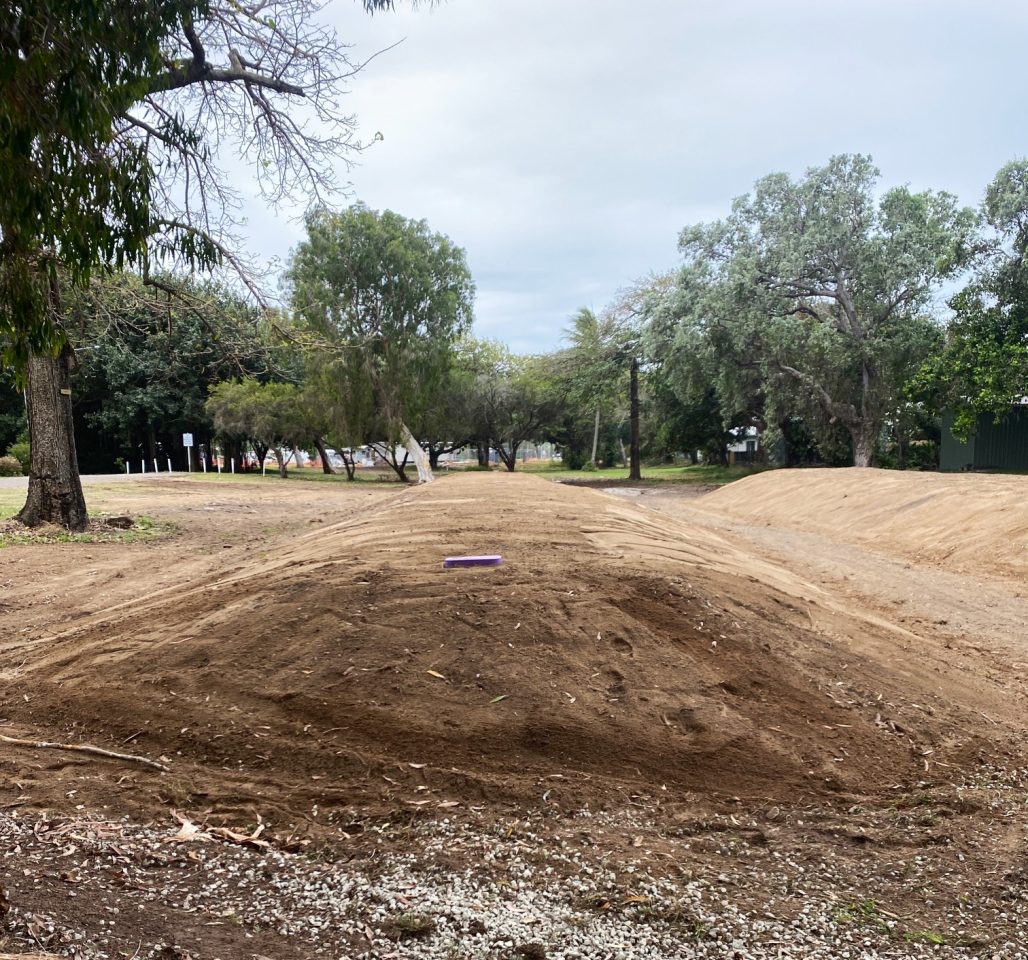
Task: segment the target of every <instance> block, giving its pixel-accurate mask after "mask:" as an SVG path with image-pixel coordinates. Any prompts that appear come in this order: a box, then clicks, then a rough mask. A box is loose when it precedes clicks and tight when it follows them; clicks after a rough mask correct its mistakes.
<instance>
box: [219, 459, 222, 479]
mask: <svg viewBox="0 0 1028 960" xmlns="http://www.w3.org/2000/svg"><path fill="white" fill-rule="evenodd" d="M221 461H222V458H221V457H218V476H219V477H220V476H221Z"/></svg>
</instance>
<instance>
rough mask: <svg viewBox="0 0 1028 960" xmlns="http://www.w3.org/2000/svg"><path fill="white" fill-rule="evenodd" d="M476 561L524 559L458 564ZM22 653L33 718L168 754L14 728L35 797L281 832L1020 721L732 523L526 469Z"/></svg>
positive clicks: (779, 772)
mask: <svg viewBox="0 0 1028 960" xmlns="http://www.w3.org/2000/svg"><path fill="white" fill-rule="evenodd" d="M476 552H482V553H486V552H488V553H492V552H498V553H502V554H503V555H504V557H505V561H506V562H505V564H504V565H503V566H502V567H499V568H489V569H479V570H456V571H454V570H451V571H444V570H443V568H442V561H443V558H444V557H445V556H447V555H450V554H458V553H476ZM14 655H15V656H16V657H17V658H18V659H19V660H20V661H22V663H21V666H20V670H19V673H18V676H17V677H16V678H13V679H12V678H8V679H6V680H3V681H0V704H2V707H0V709H2V710H3V712H4V714H5V716H7V717H8V718H9V722H10V723H11V725H12V729H13V730H14V731H15V732H16V733H21V734H30V735H32V736H38V735H39V734H40V733H41V732H43V733H46V735H48V736H52V737H54V738H61V739H75V740H91V741H92V742H94V743H98V744H100V745H101V746H114V747H115V748H117V747H118V745H121V744H124V743H126V742H129V743H131V744H132V749H134V750H138V751H139V752H140V753H146V754H148V755H150V756H158V755H163V756H166V757H168V758H169V760H170V765H171V767H172V773H171V774H166V775H157V774H154V775H151V774H149V773H147V772H145V771H140V770H137V769H131V770H129V771H128V772H125V771H124V770H122V769H120V768H113V769H112V768H106V769H105V766H104V764H103V763H102V762H101V763H100V764H97V763H95V762H93V761H85V760H74V761H69V760H68V759H67V758H66V757H64V758H56V757H54V758H51V757H47V758H46V760H45V761H44V763H43V765H42V768H41V767H40V757H39V755H35V756H32V757H30V758H26V757H25V755H24V754H23V753H21V754H19V753H15V752H13V751H9V750H7V751H5V748H4V747H3V746H0V758H3V767H4V772H5V773H7V774H10V775H12V776H15V777H17V778H19V782H20V783H22V784H23V785H25V786H26V787H29V788H31V789H32V791H33V795H34V796H37V797H38V796H39V795H40V791H45V790H49V791H50V795H51V797H52V799H53V802H54V803H67V802H68V801H67V799H66V798H67V795H68V793H69V792H70V791H72V790H73V791H74V794H73V802H75V803H83V802H89V801H91V800H93V801H100V802H103V803H105V804H113V805H116V806H118V805H121V806H125V805H127V806H133V805H135V806H144V807H145V806H150V807H152V806H154V805H167V804H174V805H176V806H178V807H180V808H188V807H206V808H213V809H214V810H215V812H216V814H218V815H222V816H225V817H227V818H232V817H238V815H239V811H241V810H244V811H248V812H253V811H256V812H259V813H262V815H264V816H266V817H267V816H270V817H271V818H272V820H273V821H274V822H275V823H276V824H277V825H282V824H284V823H290V824H291V823H295V822H296V821H297V820H298V818H299V817H301V816H305V817H307V818H308V819H310V818H314V819H316V818H317V817H319V816H321V817H324V816H325V811H332V810H333V809H338V808H347V807H360V808H362V809H376V808H381V807H383V806H385V807H389V808H392V809H395V807H396V806H397V805H398V804H409V805H411V806H414V807H426V808H428V809H435V808H438V807H439V806H440V804H441V805H443V807H444V808H446V807H447V806H448V805H452V804H454V803H461V804H468V805H477V804H483V803H490V802H500V803H503V802H507V801H511V802H523V801H525V799H526V798H532V799H533V801H535V802H539V800H540V798H541V797H542V796H543V795H545V796H546V797H547V799H548V802H551V803H553V802H556V803H562V804H572V803H573V804H576V805H581V804H584V803H603V802H606V801H607V800H610V799H613V798H616V799H618V800H619V801H623V800H624V799H625V798H626V797H628V798H631V797H633V796H639V795H642V796H646V795H653V794H654V793H655V792H657V791H661V792H662V793H663V792H664V791H670V792H672V793H673V794H675V795H679V796H682V797H686V796H696V795H707V796H714V797H726V796H732V795H739V796H741V795H746V796H750V797H770V798H775V799H779V800H794V799H797V798H802V797H810V796H815V795H825V794H835V793H839V792H843V793H847V794H859V795H866V794H868V793H872V792H875V791H876V790H879V789H888V788H889V787H891V786H892V785H894V784H896V783H898V782H900V781H903V780H910V779H921V778H925V777H931V776H934V775H935V774H936V773H939V772H941V771H940V768H939V767H938V766H937V765H936V764H937V763H938V762H940V761H941V762H942V763H944V764H947V765H948V766H947V767H946V770H948V771H951V770H952V768H953V766H955V765H959V764H961V763H963V762H965V761H967V760H968V759H969V758H971V757H972V756H974V755H976V753H978V752H980V751H981V750H983V749H986V747H985V745H983V743H981V742H980V741H978V740H976V738H975V736H974V733H973V730H974V729H975V728H976V725H972V724H970V723H969V722H968V721H969V718H970V717H973V716H977V714H978V711H979V710H981V709H982V706H983V704H988V707H989V709H990V710H991V711H993V715H994V716H998V717H999V718H1000V720H1001V721H1002V719H1003V715H1002V712H1001V711H1002V708H1001V706H1000V707H998V706H997V704H996V702H995V701H996V696H995V692H994V691H993V690H992V689H991V688H989V687H988V685H987V683H986V682H985V681H976V680H974V679H973V678H969V677H968V676H965V675H964V674H963V673H962V671H961V665H960V664H959V663H955V662H953V659H952V657H950V656H948V655H947V652H946V651H945V650H943V649H941V647H939V648H937V647H936V646H934V645H933V643H932V641H931V640H930V639H925V638H920V637H917V636H916V635H914V634H911V633H909V632H907V631H904V630H900V629H898V628H895V627H893V626H891V625H890V624H887V623H885V622H882V621H874V620H869V619H868V618H866V617H862V616H860V615H859V614H858V613H857V612H855V611H852V610H848V609H846V608H845V607H844V606H841V605H840V604H839V603H837V602H836V601H835V600H833V598H832V597H830V596H827V595H825V594H823V593H822V592H821V591H820V590H819V589H818V588H817V587H815V586H813V585H811V584H808V583H804V582H803V581H801V580H798V579H796V578H795V577H793V576H791V575H790V574H788V573H786V572H785V571H783V570H781V569H780V568H777V567H775V566H773V565H771V564H769V563H765V562H763V561H761V560H760V559H759V558H755V557H752V556H749V555H747V554H745V553H744V552H741V551H740V550H739V549H738V548H735V547H733V546H731V545H730V544H729V543H728V542H727V541H725V540H722V539H720V538H719V537H718V536H717V535H716V534H714V533H711V532H709V531H700V530H696V529H690V528H689V527H687V526H685V525H684V524H681V523H678V522H676V521H674V520H671V519H666V518H662V517H657V516H655V515H653V514H650V513H648V512H647V511H645V510H642V509H639V508H637V507H635V506H634V505H631V504H625V503H622V502H619V501H615V500H613V499H611V498H608V497H605V496H604V495H602V494H599V493H596V492H593V491H590V490H583V489H573V488H568V487H563V486H559V485H556V484H550V483H546V482H545V481H542V480H539V479H537V478H532V477H524V476H502V477H499V476H486V475H467V476H462V477H454V478H451V479H447V480H446V481H445V482H439V483H436V484H434V485H432V486H431V487H427V488H420V489H412V490H410V491H408V492H405V493H403V494H401V495H399V496H397V497H395V498H393V499H390V500H389V501H388V502H382V501H376V503H375V504H374V505H373V506H371V507H369V509H368V510H367V511H366V512H365V513H364V514H363V515H362V516H360V517H359V518H357V519H352V518H350V519H346V520H343V521H341V522H338V523H329V524H326V525H324V526H322V527H320V528H319V529H317V530H315V531H313V532H310V533H307V534H304V535H302V536H297V537H289V538H284V539H280V540H276V541H274V542H272V543H270V544H267V545H265V547H264V548H263V549H262V550H260V551H257V552H255V553H254V554H253V555H252V556H251V557H250V558H249V559H248V560H247V561H246V562H244V563H243V565H242V566H241V567H237V568H235V569H232V570H228V571H226V572H225V573H224V574H222V575H220V576H213V577H210V578H209V579H207V580H205V581H204V582H196V583H190V584H188V585H185V586H179V587H173V588H170V589H167V590H164V591H162V592H160V593H158V594H155V595H153V596H148V597H143V598H140V599H138V600H136V601H133V602H130V603H127V604H123V605H121V606H119V607H116V608H114V609H111V610H108V611H106V612H105V613H103V614H101V615H98V616H94V617H92V618H90V619H89V620H87V621H86V622H84V623H83V624H81V625H80V626H78V627H77V628H76V629H74V630H71V631H68V632H65V633H63V634H61V635H59V636H56V637H44V638H37V639H34V640H25V641H24V642H22V643H21V644H20V646H19V648H18V649H17V650H16V651H15V652H14ZM1010 714H1011V715H1010V717H1009V718H1008V719H1009V722H1010V724H1011V725H1016V724H1018V723H1019V722H1020V721H1019V714H1018V713H1017V712H1016V711H1015V709H1014V707H1013V706H1011V709H1010ZM999 729H1002V728H994V730H993V732H997V731H998V730H999ZM121 749H127V748H125V747H121ZM929 758H930V759H929ZM29 760H30V761H31V762H28V761H29ZM947 775H948V774H947ZM119 777H120V779H119ZM665 795H666V794H665Z"/></svg>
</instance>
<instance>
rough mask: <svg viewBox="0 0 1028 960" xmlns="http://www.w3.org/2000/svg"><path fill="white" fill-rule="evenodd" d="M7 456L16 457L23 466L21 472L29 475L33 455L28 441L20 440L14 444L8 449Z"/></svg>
mask: <svg viewBox="0 0 1028 960" xmlns="http://www.w3.org/2000/svg"><path fill="white" fill-rule="evenodd" d="M7 456H9V457H14V459H15V460H17V461H18V462H19V463H20V464H21V472H22V473H24V474H26V475H28V472H29V466H30V464H31V463H32V453H31V451H30V449H29V442H28V440H20V441H18V443H12V444H11V445H10V446H9V447H8V448H7Z"/></svg>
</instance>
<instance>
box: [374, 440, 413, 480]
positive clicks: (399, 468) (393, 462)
mask: <svg viewBox="0 0 1028 960" xmlns="http://www.w3.org/2000/svg"><path fill="white" fill-rule="evenodd" d="M368 446H370V447H371V449H372V450H377V451H378V455H379V456H380V457H381V458H382V459H383V460H385V462H386V463H388V464H389V466H390V467H391V468H392V470H393V472H394V473H395V474H396V476H397V477H399V479H400V482H401V483H408V482H409V478H408V477H407V460H408V458H409V457H410V453H409V452H405V453H404V455H403V462H402V463H401V462H400V461H399V460H397V459H396V447H395V446H393V445H392V444H384V443H383V444H381V445H379V444H377V443H371V444H368ZM404 450H405V451H406V448H404Z"/></svg>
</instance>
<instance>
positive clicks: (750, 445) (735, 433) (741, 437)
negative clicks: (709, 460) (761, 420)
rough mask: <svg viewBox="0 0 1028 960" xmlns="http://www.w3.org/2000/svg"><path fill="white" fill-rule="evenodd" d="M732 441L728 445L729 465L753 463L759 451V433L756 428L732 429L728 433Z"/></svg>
mask: <svg viewBox="0 0 1028 960" xmlns="http://www.w3.org/2000/svg"><path fill="white" fill-rule="evenodd" d="M728 432H729V433H730V434H731V435H732V441H731V443H729V444H728V446H727V450H728V462H729V463H754V462H755V461H756V459H757V451H758V450H759V449H760V431H759V430H757V428H756V427H733V428H732V429H731V430H729V431H728Z"/></svg>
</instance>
